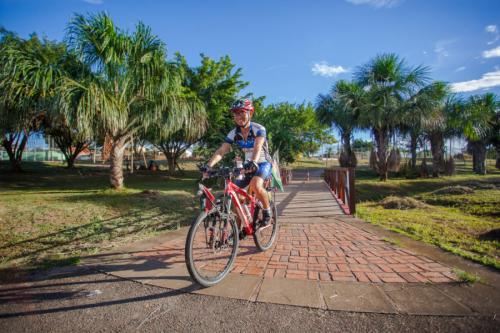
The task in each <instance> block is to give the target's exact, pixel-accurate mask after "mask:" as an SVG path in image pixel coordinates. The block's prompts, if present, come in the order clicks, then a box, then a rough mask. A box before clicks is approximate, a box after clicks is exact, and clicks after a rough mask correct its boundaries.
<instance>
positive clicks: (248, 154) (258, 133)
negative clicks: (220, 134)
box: [225, 122, 272, 163]
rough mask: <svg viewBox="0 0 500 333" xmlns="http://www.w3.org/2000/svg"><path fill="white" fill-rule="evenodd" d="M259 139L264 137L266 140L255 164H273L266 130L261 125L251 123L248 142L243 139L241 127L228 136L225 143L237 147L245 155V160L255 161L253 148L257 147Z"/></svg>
mask: <svg viewBox="0 0 500 333" xmlns="http://www.w3.org/2000/svg"><path fill="white" fill-rule="evenodd" d="M257 137H263V138H264V139H265V141H264V144H263V145H262V149H261V151H260V156H259V158H258V159H257V160H255V162H257V163H263V162H272V159H271V155H270V154H269V147H268V145H267V139H266V128H265V127H264V126H262V125H260V124H257V123H253V122H250V131H249V132H248V137H247V140H246V141H245V140H244V139H243V135H242V134H241V129H240V127H236V128H234V129H233V130H232V131H231V132H229V134H228V135H227V136H226V139H225V141H226V142H227V143H229V144H231V145H236V146H237V147H238V148H240V149H241V150H242V151H243V152H244V153H245V160H247V161H252V160H253V148H254V146H255V139H256V138H257Z"/></svg>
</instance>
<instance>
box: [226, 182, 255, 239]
mask: <svg viewBox="0 0 500 333" xmlns="http://www.w3.org/2000/svg"><path fill="white" fill-rule="evenodd" d="M224 195H229V197H230V198H231V202H232V203H233V205H235V206H236V209H237V212H238V213H239V215H240V218H242V222H243V223H244V227H243V229H244V230H245V232H246V234H247V235H252V234H253V232H254V230H253V225H252V223H253V216H254V213H255V205H256V203H257V199H256V197H255V195H250V194H248V193H247V191H245V190H244V189H242V188H240V187H238V186H237V185H236V184H235V183H233V182H232V181H231V179H226V186H225V188H224ZM238 195H242V196H243V197H244V198H245V200H250V205H249V206H250V207H249V210H250V217H252V221H249V220H248V217H247V215H246V212H245V211H244V210H243V207H242V205H241V202H240V200H239V198H238Z"/></svg>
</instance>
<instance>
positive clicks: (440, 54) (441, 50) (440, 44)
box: [434, 38, 458, 62]
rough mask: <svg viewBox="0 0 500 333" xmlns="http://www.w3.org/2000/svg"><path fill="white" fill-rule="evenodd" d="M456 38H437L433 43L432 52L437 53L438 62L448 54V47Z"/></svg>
mask: <svg viewBox="0 0 500 333" xmlns="http://www.w3.org/2000/svg"><path fill="white" fill-rule="evenodd" d="M457 41H458V38H453V39H446V40H439V41H437V42H436V43H435V44H434V53H436V55H437V60H438V62H442V61H443V60H444V59H445V58H447V57H449V56H450V52H449V51H448V49H449V47H450V46H452V45H453V44H455V43H456V42H457Z"/></svg>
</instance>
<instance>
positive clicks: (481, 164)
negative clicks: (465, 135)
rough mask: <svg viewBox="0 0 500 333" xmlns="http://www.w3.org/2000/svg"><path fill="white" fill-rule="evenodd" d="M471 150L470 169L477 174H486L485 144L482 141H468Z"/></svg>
mask: <svg viewBox="0 0 500 333" xmlns="http://www.w3.org/2000/svg"><path fill="white" fill-rule="evenodd" d="M469 147H470V150H471V152H472V171H474V172H475V173H477V174H480V175H485V174H486V144H485V143H484V142H482V141H470V142H469Z"/></svg>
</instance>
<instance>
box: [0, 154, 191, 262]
mask: <svg viewBox="0 0 500 333" xmlns="http://www.w3.org/2000/svg"><path fill="white" fill-rule="evenodd" d="M26 166H27V170H26V172H25V173H22V174H13V173H3V174H2V175H0V268H9V267H14V266H16V267H25V268H29V267H51V266H54V265H56V266H57V265H62V264H75V263H76V262H77V258H80V257H83V256H85V255H88V254H94V253H97V252H99V251H102V250H104V249H108V248H110V247H112V246H116V245H119V244H123V243H125V242H130V241H133V240H136V239H139V238H144V237H146V236H149V235H153V234H157V233H159V232H162V231H166V230H172V229H176V228H178V227H179V226H180V225H182V224H187V223H189V222H190V221H191V220H192V218H193V217H194V215H195V214H196V208H195V203H196V200H195V198H194V193H195V189H196V180H197V177H198V173H197V172H194V171H186V172H184V173H183V174H179V175H177V176H169V175H168V174H167V173H165V172H149V171H141V172H136V173H134V174H133V175H129V174H126V175H125V185H126V188H125V189H124V190H121V191H114V190H111V189H110V188H109V187H108V183H109V182H108V174H107V169H104V168H102V167H93V166H92V167H91V166H85V167H79V168H77V169H76V170H67V169H65V168H63V167H61V166H59V165H49V164H41V163H27V164H26ZM146 189H148V190H156V191H158V194H157V195H144V194H141V192H142V191H143V190H146ZM78 260H79V259H78Z"/></svg>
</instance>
